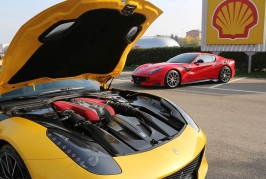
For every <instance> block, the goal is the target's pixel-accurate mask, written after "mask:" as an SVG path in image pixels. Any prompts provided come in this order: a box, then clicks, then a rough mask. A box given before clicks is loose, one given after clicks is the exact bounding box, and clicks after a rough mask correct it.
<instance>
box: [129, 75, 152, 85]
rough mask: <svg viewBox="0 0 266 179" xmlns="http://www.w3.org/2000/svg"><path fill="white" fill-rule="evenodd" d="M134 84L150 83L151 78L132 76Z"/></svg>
mask: <svg viewBox="0 0 266 179" xmlns="http://www.w3.org/2000/svg"><path fill="white" fill-rule="evenodd" d="M132 78H133V80H134V83H137V84H140V83H141V82H144V81H148V80H149V77H142V76H134V75H132Z"/></svg>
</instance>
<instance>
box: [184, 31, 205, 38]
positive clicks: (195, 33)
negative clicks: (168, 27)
mask: <svg viewBox="0 0 266 179" xmlns="http://www.w3.org/2000/svg"><path fill="white" fill-rule="evenodd" d="M188 36H190V37H192V38H199V39H201V31H200V30H191V31H188V32H186V37H188Z"/></svg>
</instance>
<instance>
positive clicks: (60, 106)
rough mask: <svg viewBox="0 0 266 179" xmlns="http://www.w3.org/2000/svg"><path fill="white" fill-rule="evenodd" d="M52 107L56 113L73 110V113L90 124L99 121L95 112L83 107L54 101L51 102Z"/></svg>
mask: <svg viewBox="0 0 266 179" xmlns="http://www.w3.org/2000/svg"><path fill="white" fill-rule="evenodd" d="M53 105H54V106H55V107H56V109H57V110H58V111H64V110H67V109H70V110H73V111H74V112H76V113H77V114H79V115H81V116H83V117H85V118H86V119H87V120H89V121H91V122H92V123H96V122H99V121H100V118H99V116H98V114H97V112H96V111H95V110H92V109H91V108H87V107H85V106H82V105H79V104H75V103H71V102H67V101H56V102H53Z"/></svg>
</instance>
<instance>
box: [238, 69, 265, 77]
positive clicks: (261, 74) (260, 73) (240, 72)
mask: <svg viewBox="0 0 266 179" xmlns="http://www.w3.org/2000/svg"><path fill="white" fill-rule="evenodd" d="M235 76H236V77H249V78H266V71H252V72H251V73H248V72H247V71H244V70H236V75H235Z"/></svg>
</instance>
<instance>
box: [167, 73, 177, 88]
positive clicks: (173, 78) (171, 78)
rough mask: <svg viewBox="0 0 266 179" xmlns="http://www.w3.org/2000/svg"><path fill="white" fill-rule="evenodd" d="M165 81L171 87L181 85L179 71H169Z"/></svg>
mask: <svg viewBox="0 0 266 179" xmlns="http://www.w3.org/2000/svg"><path fill="white" fill-rule="evenodd" d="M165 81H166V85H167V86H168V87H169V88H175V87H177V86H178V85H179V82H180V75H179V73H178V72H177V71H175V70H171V71H169V72H168V73H167V75H166V79H165Z"/></svg>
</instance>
